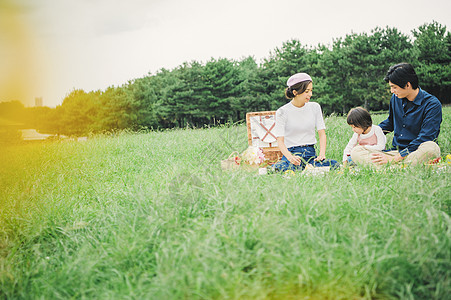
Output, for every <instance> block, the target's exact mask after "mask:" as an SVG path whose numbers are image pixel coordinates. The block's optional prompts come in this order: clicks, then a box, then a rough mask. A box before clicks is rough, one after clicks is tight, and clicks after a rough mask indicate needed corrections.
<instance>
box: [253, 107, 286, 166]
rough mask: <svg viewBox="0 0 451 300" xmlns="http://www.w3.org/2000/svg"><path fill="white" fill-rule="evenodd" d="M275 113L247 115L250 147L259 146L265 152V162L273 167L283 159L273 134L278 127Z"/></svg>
mask: <svg viewBox="0 0 451 300" xmlns="http://www.w3.org/2000/svg"><path fill="white" fill-rule="evenodd" d="M275 122H276V112H275V111H260V112H249V113H247V114H246V125H247V137H248V143H249V146H257V147H260V148H261V149H262V150H263V154H264V155H265V161H266V162H267V163H268V164H270V165H272V164H274V163H276V162H278V161H279V160H280V159H281V158H282V152H280V150H279V147H278V146H277V140H276V136H275V135H274V134H273V132H272V131H273V130H274V127H275V125H276V123H275Z"/></svg>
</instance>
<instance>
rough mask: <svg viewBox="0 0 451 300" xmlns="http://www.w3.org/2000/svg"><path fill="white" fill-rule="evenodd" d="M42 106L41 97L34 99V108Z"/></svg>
mask: <svg viewBox="0 0 451 300" xmlns="http://www.w3.org/2000/svg"><path fill="white" fill-rule="evenodd" d="M42 105H43V101H42V97H36V98H34V106H36V107H41V106H42Z"/></svg>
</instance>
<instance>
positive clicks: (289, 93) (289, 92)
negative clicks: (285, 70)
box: [285, 80, 311, 99]
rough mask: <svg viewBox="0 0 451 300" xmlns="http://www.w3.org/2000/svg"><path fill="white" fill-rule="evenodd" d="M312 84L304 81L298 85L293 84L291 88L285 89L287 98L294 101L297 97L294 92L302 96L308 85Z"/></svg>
mask: <svg viewBox="0 0 451 300" xmlns="http://www.w3.org/2000/svg"><path fill="white" fill-rule="evenodd" d="M310 83H311V81H310V80H307V81H302V82H299V83H296V84H293V85H292V86H290V87H287V88H286V89H285V97H286V98H287V99H293V98H294V97H295V95H294V94H293V91H296V92H297V93H298V95H299V94H302V93H303V92H305V90H306V89H307V87H308V85H309V84H310Z"/></svg>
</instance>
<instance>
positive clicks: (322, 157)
mask: <svg viewBox="0 0 451 300" xmlns="http://www.w3.org/2000/svg"><path fill="white" fill-rule="evenodd" d="M325 159H326V155H324V154H321V153H320V155H318V156H317V157H316V158H315V161H323V160H325Z"/></svg>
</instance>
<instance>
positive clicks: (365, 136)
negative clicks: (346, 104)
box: [343, 107, 387, 165]
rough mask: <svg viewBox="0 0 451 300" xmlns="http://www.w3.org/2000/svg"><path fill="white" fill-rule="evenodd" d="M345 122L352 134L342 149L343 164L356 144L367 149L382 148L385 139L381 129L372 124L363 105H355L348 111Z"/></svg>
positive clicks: (348, 160)
mask: <svg viewBox="0 0 451 300" xmlns="http://www.w3.org/2000/svg"><path fill="white" fill-rule="evenodd" d="M347 122H348V124H349V125H351V128H352V131H354V134H353V135H352V138H351V140H349V143H348V145H347V146H346V148H345V150H344V151H343V165H346V164H347V162H350V161H351V151H352V149H353V148H354V147H355V146H357V145H360V146H364V147H365V148H366V149H369V150H384V149H385V143H386V141H387V139H386V137H385V135H384V133H383V132H382V129H381V128H380V127H379V126H377V125H373V121H372V120H371V115H370V113H369V112H368V111H367V110H366V109H364V108H363V107H356V108H353V109H351V110H350V111H349V113H348V118H347Z"/></svg>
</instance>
